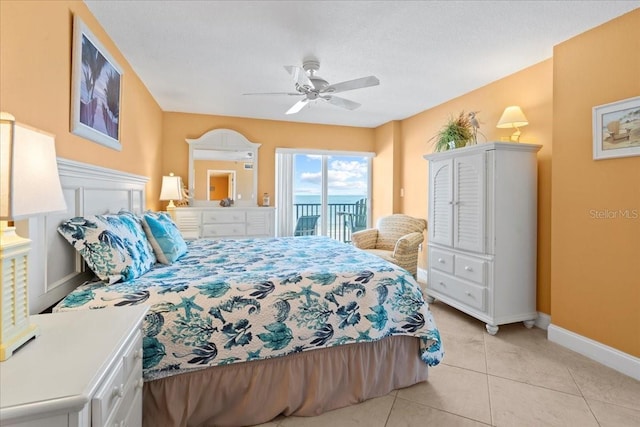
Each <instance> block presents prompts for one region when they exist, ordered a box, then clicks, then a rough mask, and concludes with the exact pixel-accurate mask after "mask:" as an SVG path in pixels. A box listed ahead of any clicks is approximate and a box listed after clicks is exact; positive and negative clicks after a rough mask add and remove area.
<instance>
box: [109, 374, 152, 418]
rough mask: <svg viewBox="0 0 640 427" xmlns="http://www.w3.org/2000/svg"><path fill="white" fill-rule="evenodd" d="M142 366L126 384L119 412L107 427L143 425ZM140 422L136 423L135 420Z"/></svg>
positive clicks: (116, 412) (117, 411)
mask: <svg viewBox="0 0 640 427" xmlns="http://www.w3.org/2000/svg"><path fill="white" fill-rule="evenodd" d="M143 386H144V382H143V381H142V366H140V367H139V368H136V370H135V371H134V372H133V375H132V377H131V378H130V380H129V381H128V382H127V383H126V385H125V388H124V396H123V398H122V401H121V403H120V406H118V408H117V410H116V411H115V413H114V414H113V416H111V417H110V418H109V420H108V421H107V424H105V427H122V426H126V427H134V426H141V425H142V388H143ZM138 419H139V420H140V421H139V422H135V420H138Z"/></svg>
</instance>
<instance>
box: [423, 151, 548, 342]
mask: <svg viewBox="0 0 640 427" xmlns="http://www.w3.org/2000/svg"><path fill="white" fill-rule="evenodd" d="M539 149H540V146H539V145H533V144H519V143H502V142H493V143H487V144H480V145H475V146H471V147H465V148H459V149H454V150H450V151H447V152H443V153H435V154H430V155H426V156H424V157H425V159H427V160H428V161H429V234H428V238H429V240H428V248H429V253H428V256H429V261H428V263H429V269H428V271H429V275H428V283H427V288H426V292H427V295H428V297H429V299H430V300H433V299H434V298H435V299H438V300H440V301H442V302H444V303H446V304H449V305H451V306H452V307H455V308H457V309H459V310H461V311H464V312H465V313H467V314H469V315H471V316H473V317H476V318H477V319H480V320H482V321H484V322H486V328H487V331H488V332H489V333H490V334H492V335H494V334H496V333H497V332H498V326H499V325H502V324H506V323H513V322H518V321H524V323H525V325H526V326H527V327H531V326H533V323H534V321H535V319H536V317H537V311H536V247H537V244H536V243H537V156H536V153H537V151H538V150H539Z"/></svg>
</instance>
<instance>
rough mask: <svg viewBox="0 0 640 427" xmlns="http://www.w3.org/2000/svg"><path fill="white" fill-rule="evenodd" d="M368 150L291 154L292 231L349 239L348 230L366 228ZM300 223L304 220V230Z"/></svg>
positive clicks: (344, 240) (367, 212)
mask: <svg viewBox="0 0 640 427" xmlns="http://www.w3.org/2000/svg"><path fill="white" fill-rule="evenodd" d="M367 154H368V153H361V154H360V153H355V154H353V153H336V154H333V153H332V154H317V153H315V152H314V153H304V152H297V153H295V154H293V177H292V178H293V180H292V181H293V182H292V184H293V185H292V186H291V191H292V195H293V197H292V198H291V201H292V203H293V206H292V209H293V215H291V217H292V220H293V221H294V223H295V224H296V227H295V228H294V235H309V234H315V235H323V236H329V237H332V238H334V239H337V240H340V241H343V242H350V241H351V233H353V232H354V231H358V230H360V229H364V228H366V226H367V225H368V218H369V209H370V203H369V200H370V199H371V197H370V175H371V174H370V167H371V157H370V156H368V155H367ZM301 218H302V219H301ZM313 220H316V221H317V222H316V224H315V229H313V230H309V229H308V224H310V223H311V222H310V221H313ZM301 224H306V227H307V228H305V230H304V231H301V228H300V226H301Z"/></svg>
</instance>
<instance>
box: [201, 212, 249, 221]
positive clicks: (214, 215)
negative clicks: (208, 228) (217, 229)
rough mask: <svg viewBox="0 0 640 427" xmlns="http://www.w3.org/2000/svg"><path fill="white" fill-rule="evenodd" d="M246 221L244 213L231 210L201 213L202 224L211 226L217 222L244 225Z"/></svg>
mask: <svg viewBox="0 0 640 427" xmlns="http://www.w3.org/2000/svg"><path fill="white" fill-rule="evenodd" d="M245 221H246V217H245V212H244V211H234V210H233V208H229V210H228V211H222V210H216V211H204V212H202V223H203V224H212V223H219V222H227V223H236V222H237V223H244V222H245Z"/></svg>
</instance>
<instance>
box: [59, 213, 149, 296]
mask: <svg viewBox="0 0 640 427" xmlns="http://www.w3.org/2000/svg"><path fill="white" fill-rule="evenodd" d="M58 232H59V233H60V234H61V235H62V236H63V237H64V238H65V239H67V241H69V243H71V244H72V245H73V247H74V248H75V249H76V250H77V251H78V252H79V253H80V255H82V258H84V260H85V262H86V263H87V265H88V266H89V268H90V269H91V270H92V271H93V272H94V273H95V274H96V275H97V276H98V277H99V278H100V279H101V280H104V281H106V282H108V283H109V284H111V283H115V282H118V281H123V282H128V281H130V280H133V279H135V278H137V277H140V276H142V275H143V274H144V273H146V272H147V271H149V270H150V269H151V267H153V265H154V264H155V263H156V257H155V255H154V253H153V249H152V248H151V245H150V244H149V241H148V240H147V236H146V235H145V232H144V230H143V229H142V224H141V222H140V220H139V219H138V218H136V216H135V215H133V214H131V213H125V212H123V213H120V214H118V215H94V216H88V217H75V218H71V219H69V220H67V221H65V222H63V223H62V224H60V225H59V226H58Z"/></svg>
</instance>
